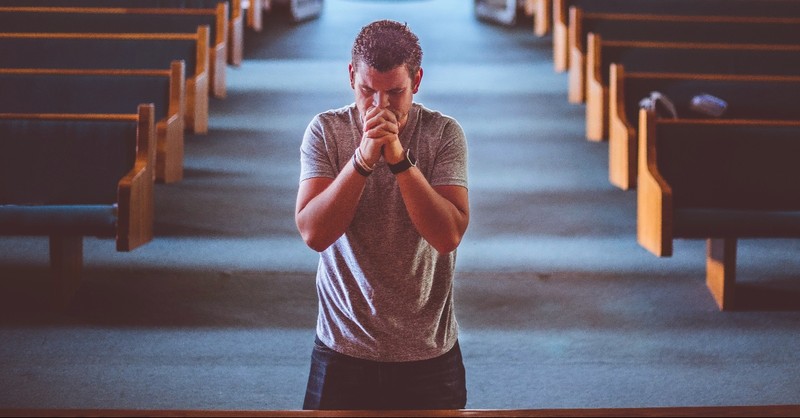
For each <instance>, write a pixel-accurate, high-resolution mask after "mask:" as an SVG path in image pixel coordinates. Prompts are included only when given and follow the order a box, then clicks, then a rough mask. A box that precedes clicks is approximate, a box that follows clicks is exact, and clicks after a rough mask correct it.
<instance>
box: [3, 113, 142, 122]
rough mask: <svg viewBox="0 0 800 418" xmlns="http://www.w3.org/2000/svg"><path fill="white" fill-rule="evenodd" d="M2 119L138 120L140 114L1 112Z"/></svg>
mask: <svg viewBox="0 0 800 418" xmlns="http://www.w3.org/2000/svg"><path fill="white" fill-rule="evenodd" d="M0 119H38V120H74V119H85V120H131V121H135V120H138V116H136V115H134V114H130V115H125V114H122V115H116V114H108V113H0Z"/></svg>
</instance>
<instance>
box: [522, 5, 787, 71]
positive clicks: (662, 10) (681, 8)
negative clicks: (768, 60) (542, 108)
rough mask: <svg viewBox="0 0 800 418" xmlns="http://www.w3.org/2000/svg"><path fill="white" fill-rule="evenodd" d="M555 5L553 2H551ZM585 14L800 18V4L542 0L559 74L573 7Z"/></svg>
mask: <svg viewBox="0 0 800 418" xmlns="http://www.w3.org/2000/svg"><path fill="white" fill-rule="evenodd" d="M551 2H552V3H551ZM573 6H574V7H576V8H577V9H580V10H581V11H582V12H584V13H611V14H614V13H624V14H641V15H682V16H739V17H756V16H759V17H789V16H794V17H800V3H798V2H796V1H793V0H658V1H641V0H542V1H541V2H540V4H539V8H538V9H537V12H536V13H537V22H538V19H541V20H542V23H541V24H538V23H537V25H538V26H541V28H537V30H536V32H537V34H540V36H543V35H546V34H547V33H549V32H550V26H549V25H550V24H551V21H552V32H553V63H554V66H555V69H556V71H558V72H564V71H567V69H568V68H569V60H570V55H569V44H570V42H571V40H570V39H569V37H570V36H571V35H570V33H569V26H570V24H571V17H570V12H569V9H570V7H573Z"/></svg>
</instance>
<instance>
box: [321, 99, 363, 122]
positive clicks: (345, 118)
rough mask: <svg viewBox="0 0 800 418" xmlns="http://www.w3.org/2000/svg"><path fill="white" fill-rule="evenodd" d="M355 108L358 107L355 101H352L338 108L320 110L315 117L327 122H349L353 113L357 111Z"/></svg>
mask: <svg viewBox="0 0 800 418" xmlns="http://www.w3.org/2000/svg"><path fill="white" fill-rule="evenodd" d="M355 109H356V106H355V103H351V104H349V105H347V106H342V107H340V108H336V109H328V110H326V111H324V112H320V113H318V114H317V115H316V116H315V117H314V119H315V120H319V121H325V122H334V123H336V122H346V123H349V122H350V120H351V117H352V115H353V112H355Z"/></svg>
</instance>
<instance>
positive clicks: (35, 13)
mask: <svg viewBox="0 0 800 418" xmlns="http://www.w3.org/2000/svg"><path fill="white" fill-rule="evenodd" d="M227 16H228V8H227V4H225V3H219V4H218V7H217V9H215V10H214V11H213V12H212V11H209V10H207V9H135V8H134V9H126V8H81V7H64V8H54V7H38V8H37V7H0V31H2V32H9V33H10V32H13V33H31V32H33V33H189V34H195V33H197V32H198V27H200V26H203V25H205V26H208V28H209V45H208V51H209V53H208V56H209V58H208V59H209V74H210V76H209V77H210V79H209V85H210V86H211V92H212V93H213V94H214V96H216V97H220V98H222V97H225V94H226V93H225V90H226V89H225V67H226V58H227V53H228V52H227V44H226V42H227V41H226V40H227V27H228V22H227Z"/></svg>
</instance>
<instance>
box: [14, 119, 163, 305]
mask: <svg viewBox="0 0 800 418" xmlns="http://www.w3.org/2000/svg"><path fill="white" fill-rule="evenodd" d="M153 114H154V109H153V105H151V104H149V105H141V106H139V107H138V110H137V113H135V114H126V115H108V114H102V115H74V114H35V115H34V114H9V113H0V235H9V236H47V237H49V240H50V268H51V277H52V289H51V291H52V297H53V298H54V301H55V304H56V305H57V306H59V307H64V306H66V305H68V304H69V303H70V301H71V300H72V297H73V295H74V293H75V292H76V290H77V288H78V286H79V283H80V276H81V271H82V268H83V237H84V236H97V237H109V238H114V239H115V244H116V249H117V251H131V250H134V249H136V248H138V247H140V246H142V245H144V244H146V243H147V242H149V241H151V240H152V238H153V219H154V213H153V212H154V206H153V174H152V169H153V168H152V166H151V155H150V154H151V153H152V149H153V145H154V141H155V126H154V115H153Z"/></svg>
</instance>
